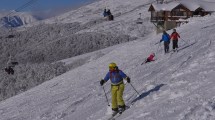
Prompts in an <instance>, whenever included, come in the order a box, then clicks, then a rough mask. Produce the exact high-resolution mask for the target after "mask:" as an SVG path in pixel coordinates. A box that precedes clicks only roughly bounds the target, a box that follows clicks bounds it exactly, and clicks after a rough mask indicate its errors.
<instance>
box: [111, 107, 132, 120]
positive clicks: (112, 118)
mask: <svg viewBox="0 0 215 120" xmlns="http://www.w3.org/2000/svg"><path fill="white" fill-rule="evenodd" d="M129 108H130V106H126V108H125V110H124V111H121V112H118V113H116V114H115V115H112V116H111V117H110V118H108V120H116V119H117V118H118V117H119V116H121V115H122V114H123V112H125V111H126V110H127V109H129Z"/></svg>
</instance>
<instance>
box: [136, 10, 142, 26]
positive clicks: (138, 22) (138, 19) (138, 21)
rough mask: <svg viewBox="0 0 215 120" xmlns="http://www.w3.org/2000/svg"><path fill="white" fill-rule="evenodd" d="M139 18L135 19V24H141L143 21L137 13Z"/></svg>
mask: <svg viewBox="0 0 215 120" xmlns="http://www.w3.org/2000/svg"><path fill="white" fill-rule="evenodd" d="M139 15H140V17H139V18H137V20H136V23H137V24H143V19H142V18H141V13H139Z"/></svg>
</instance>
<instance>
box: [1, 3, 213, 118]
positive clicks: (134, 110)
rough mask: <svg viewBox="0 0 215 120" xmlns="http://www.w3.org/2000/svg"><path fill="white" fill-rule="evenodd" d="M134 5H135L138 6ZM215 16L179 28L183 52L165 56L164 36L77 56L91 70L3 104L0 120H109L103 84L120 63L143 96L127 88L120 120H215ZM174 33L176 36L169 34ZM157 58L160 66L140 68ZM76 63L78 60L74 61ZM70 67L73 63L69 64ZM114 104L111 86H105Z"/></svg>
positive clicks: (81, 70) (82, 70)
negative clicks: (111, 65) (152, 55)
mask: <svg viewBox="0 0 215 120" xmlns="http://www.w3.org/2000/svg"><path fill="white" fill-rule="evenodd" d="M134 3H135V2H134ZM214 20H215V15H212V16H207V17H204V18H194V19H190V23H189V24H186V25H183V26H181V27H180V28H177V31H178V32H179V34H180V35H181V38H182V39H180V40H179V47H180V48H179V52H178V53H169V54H164V50H163V45H160V44H157V45H155V43H156V42H157V41H159V40H160V38H161V34H159V35H152V34H151V35H149V36H146V37H144V38H141V39H138V40H136V41H132V42H128V43H123V44H119V45H116V46H112V47H109V48H106V49H103V50H99V51H96V52H94V53H90V54H91V55H89V56H88V55H83V56H78V57H79V58H83V59H84V58H86V56H88V57H90V56H92V59H90V61H88V62H87V63H86V64H84V65H82V66H80V67H78V68H76V69H73V70H71V71H69V72H67V73H65V74H63V75H61V76H58V77H56V78H54V79H52V80H50V81H48V82H45V83H43V84H42V85H39V86H37V87H35V88H33V89H31V90H29V91H27V92H25V93H22V94H19V95H17V96H15V97H12V98H10V99H7V100H6V101H2V102H1V103H0V116H1V117H0V120H9V119H10V120H106V119H107V116H108V115H109V114H110V108H109V107H107V103H106V100H105V96H104V92H103V90H102V87H101V86H100V85H99V80H100V79H101V78H103V77H104V76H105V74H106V72H107V71H108V67H107V66H108V64H109V63H110V62H116V63H117V64H118V66H119V68H120V69H122V70H123V71H124V72H125V73H126V74H127V75H128V76H130V77H131V80H132V84H133V85H134V86H135V88H136V89H137V90H138V91H139V93H140V94H141V97H139V98H137V95H136V92H135V91H134V90H133V88H132V87H131V86H130V85H129V84H126V89H125V92H124V98H125V102H126V104H127V105H129V104H130V103H131V102H132V101H133V102H134V105H133V106H131V108H130V109H128V110H126V111H125V112H124V113H123V114H122V115H121V116H120V117H119V118H118V120H143V119H144V120H214V119H215V113H214V112H215V111H214V110H215V109H214V106H215V93H214V91H215V88H214V85H215V82H214V77H215V75H214V73H215V63H214V61H215V52H214V51H215V42H214V37H215V34H214V32H215V23H214ZM168 33H171V31H168ZM151 52H155V53H156V57H157V60H156V61H154V62H152V63H149V64H144V65H140V64H141V63H142V62H143V61H144V59H145V58H146V57H147V56H148V55H149V54H150V53H151ZM72 60H74V59H72ZM65 62H67V63H68V62H69V60H65ZM105 89H106V91H108V98H109V101H110V92H109V91H110V83H109V82H108V83H106V84H105Z"/></svg>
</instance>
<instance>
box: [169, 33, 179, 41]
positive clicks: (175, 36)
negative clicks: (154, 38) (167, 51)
mask: <svg viewBox="0 0 215 120" xmlns="http://www.w3.org/2000/svg"><path fill="white" fill-rule="evenodd" d="M170 38H171V40H178V38H180V36H179V34H178V33H177V32H173V33H172V34H171V37H170Z"/></svg>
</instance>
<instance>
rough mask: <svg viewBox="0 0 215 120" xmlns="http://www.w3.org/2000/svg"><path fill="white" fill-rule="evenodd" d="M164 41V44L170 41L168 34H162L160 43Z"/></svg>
mask: <svg viewBox="0 0 215 120" xmlns="http://www.w3.org/2000/svg"><path fill="white" fill-rule="evenodd" d="M162 41H164V42H169V41H170V36H169V34H167V33H166V34H163V35H162V39H161V42H162Z"/></svg>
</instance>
